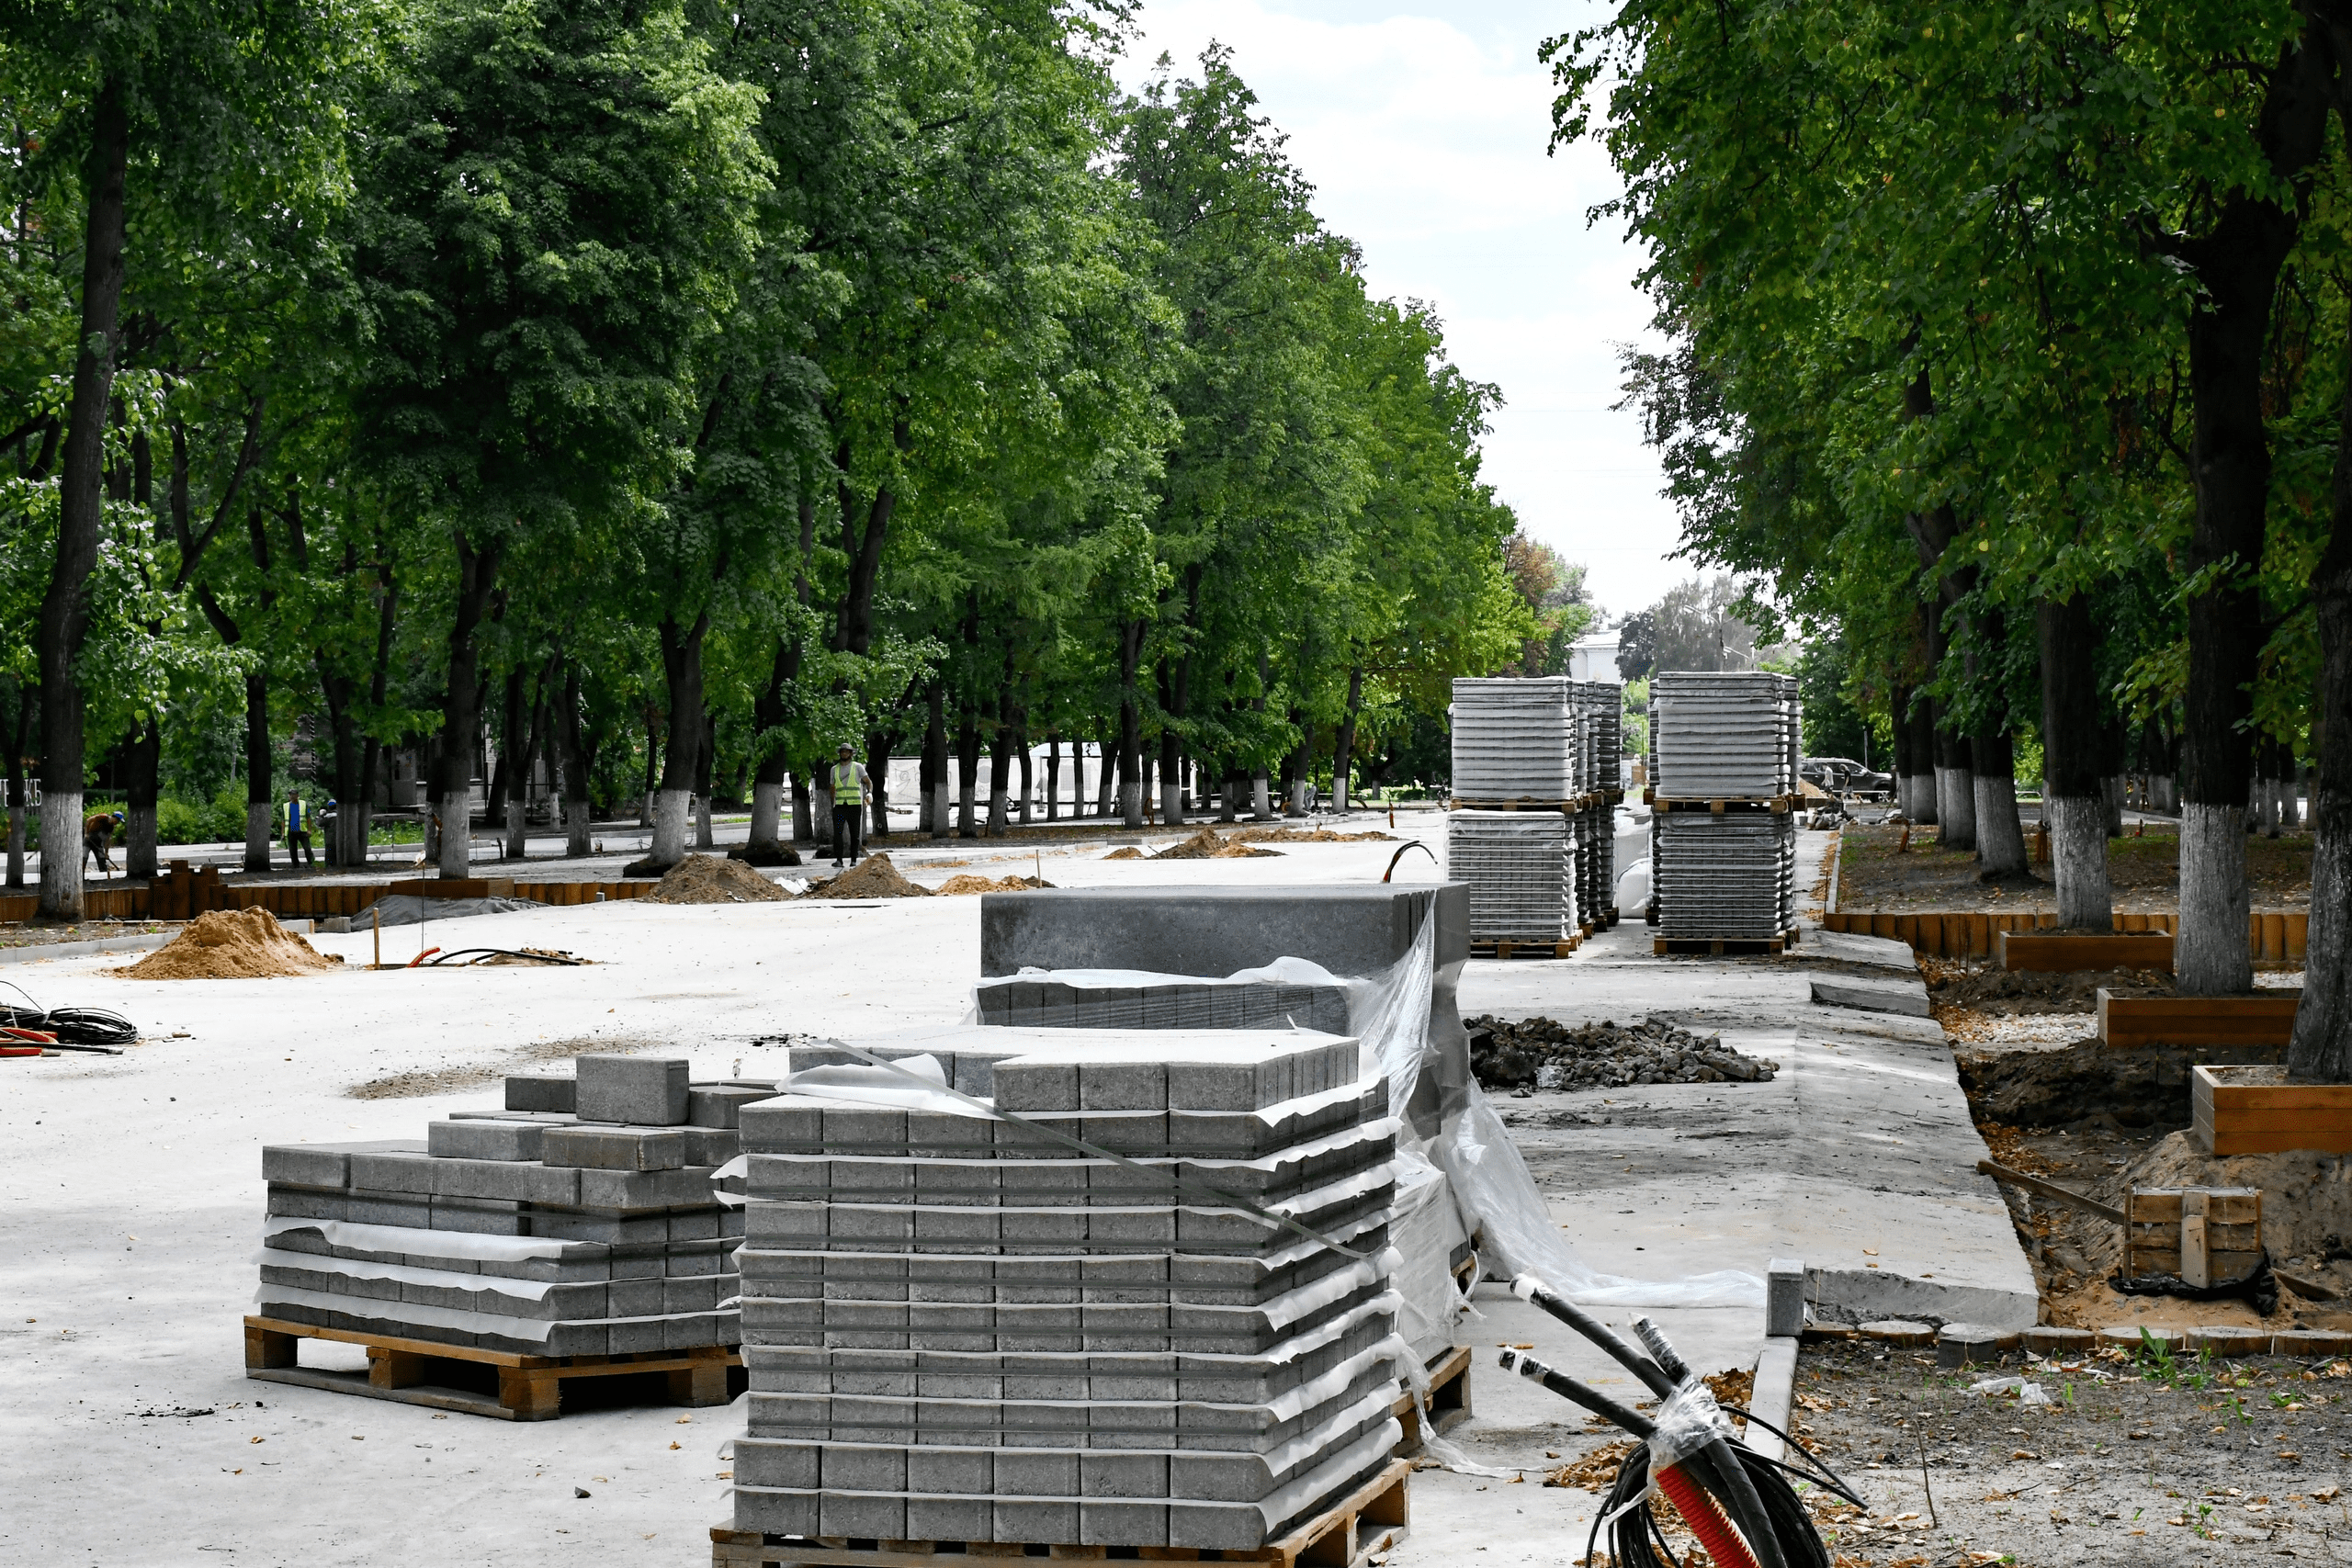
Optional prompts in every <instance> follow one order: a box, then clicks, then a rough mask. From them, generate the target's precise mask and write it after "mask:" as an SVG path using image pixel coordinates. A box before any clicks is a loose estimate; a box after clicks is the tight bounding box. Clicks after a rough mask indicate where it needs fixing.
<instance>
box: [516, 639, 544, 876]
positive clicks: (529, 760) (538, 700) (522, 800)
mask: <svg viewBox="0 0 2352 1568" xmlns="http://www.w3.org/2000/svg"><path fill="white" fill-rule="evenodd" d="M555 671H556V660H554V659H553V658H550V659H549V660H548V662H547V667H546V668H545V669H543V670H541V671H539V679H538V682H537V690H536V691H534V692H533V693H532V694H531V701H530V705H529V713H530V728H528V729H526V731H524V733H523V744H522V749H521V750H519V751H518V752H517V753H516V755H515V766H514V767H513V768H512V769H511V770H509V772H508V773H507V779H508V784H507V789H508V794H507V797H506V858H507V859H509V860H528V859H530V856H531V785H532V783H533V781H534V780H535V779H536V778H537V775H538V772H539V758H540V757H541V756H542V755H544V754H547V753H549V752H552V751H554V750H555V747H554V746H553V744H552V743H551V742H550V741H549V739H548V712H549V710H550V709H551V708H552V707H553V706H554V703H553V700H552V699H553V694H554V689H555Z"/></svg>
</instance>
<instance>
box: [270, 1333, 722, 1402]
mask: <svg viewBox="0 0 2352 1568" xmlns="http://www.w3.org/2000/svg"><path fill="white" fill-rule="evenodd" d="M305 1339H329V1340H334V1341H335V1342H337V1343H339V1344H345V1345H364V1346H366V1347H367V1349H368V1370H367V1371H364V1372H345V1371H330V1370H328V1369H326V1368H323V1367H306V1366H303V1365H302V1364H301V1362H300V1357H299V1354H298V1352H299V1351H300V1346H301V1342H302V1341H303V1340H305ZM458 1364H462V1365H458ZM742 1364H743V1358H742V1357H741V1355H739V1354H737V1353H736V1351H735V1350H734V1349H732V1348H729V1347H728V1346H725V1345H707V1346H702V1347H699V1348H695V1349H692V1350H649V1351H645V1352H642V1353H640V1354H638V1355H634V1356H526V1355H520V1354H517V1353H516V1352H515V1351H511V1350H483V1349H478V1348H475V1347H473V1346H470V1345H443V1344H440V1343H438V1342H436V1341H434V1340H430V1339H396V1338H391V1337H387V1336H384V1335H380V1334H365V1333H360V1332H357V1331H356V1330H352V1329H346V1328H322V1327H319V1326H317V1325H314V1324H308V1323H285V1322H281V1321H279V1320H278V1319H277V1318H270V1317H248V1318H246V1319H245V1376H247V1377H249V1378H256V1379H259V1380H260V1381H261V1382H282V1383H291V1384H292V1385H294V1386H295V1387H296V1388H322V1389H326V1390H328V1391H329V1392H331V1393H356V1394H360V1395H362V1396H364V1397H366V1398H368V1399H391V1400H398V1401H399V1402H400V1403H401V1404H424V1405H430V1406H431V1407H433V1408H434V1409H435V1410H457V1411H462V1412H464V1413H465V1414H467V1415H469V1416H491V1417H493V1418H494V1419H497V1420H501V1421H552V1420H554V1419H555V1418H556V1416H558V1415H560V1413H561V1391H562V1385H563V1384H564V1383H565V1382H568V1381H570V1380H571V1379H573V1378H596V1377H620V1376H628V1375H634V1374H642V1373H647V1372H660V1373H662V1374H664V1375H666V1377H667V1378H668V1380H669V1387H670V1402H671V1403H672V1404H685V1405H697V1406H699V1405H711V1404H728V1403H729V1401H731V1400H732V1399H733V1398H734V1393H732V1392H731V1391H730V1388H729V1375H728V1374H729V1369H730V1368H737V1367H741V1365H742ZM492 1376H495V1378H496V1380H497V1385H498V1392H497V1393H496V1394H494V1395H493V1394H490V1393H482V1392H479V1391H477V1390H473V1389H468V1388H464V1387H460V1386H454V1385H453V1383H452V1382H449V1381H435V1380H436V1379H438V1380H455V1382H456V1383H463V1382H488V1381H489V1380H490V1378H491V1377H492Z"/></svg>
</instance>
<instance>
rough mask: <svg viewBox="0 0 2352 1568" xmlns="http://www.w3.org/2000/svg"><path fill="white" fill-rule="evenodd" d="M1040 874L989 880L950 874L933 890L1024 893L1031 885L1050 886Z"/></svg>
mask: <svg viewBox="0 0 2352 1568" xmlns="http://www.w3.org/2000/svg"><path fill="white" fill-rule="evenodd" d="M1051 886H1053V884H1052V883H1050V882H1047V881H1046V879H1045V878H1044V877H1042V876H1001V877H998V878H997V879H996V880H995V881H993V882H991V881H989V879H988V878H987V877H985V876H969V875H967V876H951V877H949V878H948V879H947V880H946V881H944V882H943V883H941V884H940V885H939V886H937V887H936V888H934V889H933V891H934V892H938V893H945V894H948V895H950V896H954V895H957V894H963V893H1026V892H1028V891H1029V890H1030V889H1031V888H1033V887H1051Z"/></svg>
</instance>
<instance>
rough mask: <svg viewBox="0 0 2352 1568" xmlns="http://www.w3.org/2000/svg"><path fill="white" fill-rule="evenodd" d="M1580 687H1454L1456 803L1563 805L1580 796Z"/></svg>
mask: <svg viewBox="0 0 2352 1568" xmlns="http://www.w3.org/2000/svg"><path fill="white" fill-rule="evenodd" d="M1576 684H1577V682H1572V681H1568V680H1565V679H1562V678H1559V677H1557V676H1548V675H1547V676H1541V677H1536V678H1532V679H1520V678H1514V677H1498V678H1491V679H1487V678H1470V677H1464V679H1461V680H1458V681H1456V682H1453V709H1452V719H1453V794H1454V797H1455V798H1456V799H1459V800H1468V801H1504V800H1537V801H1561V800H1566V799H1569V798H1570V797H1572V796H1574V795H1577V794H1579V793H1580V792H1581V788H1582V785H1581V784H1580V782H1579V781H1580V776H1581V771H1582V770H1581V762H1580V759H1579V758H1578V755H1577V710H1576V704H1575V699H1574V694H1573V693H1572V691H1571V688H1572V687H1574V686H1575V685H1576Z"/></svg>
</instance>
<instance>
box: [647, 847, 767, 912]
mask: <svg viewBox="0 0 2352 1568" xmlns="http://www.w3.org/2000/svg"><path fill="white" fill-rule="evenodd" d="M644 897H645V899H646V900H647V902H649V903H653V904H770V903H774V902H775V901H776V900H777V899H779V898H789V897H792V895H791V894H789V893H786V891H785V890H784V889H783V888H781V887H779V886H776V885H775V883H773V882H770V881H769V880H768V879H767V878H766V877H764V876H762V875H761V874H759V873H758V872H756V871H753V870H752V868H751V867H750V866H748V865H746V864H744V863H742V862H741V861H739V860H729V859H728V858H727V857H726V856H725V855H688V856H687V857H686V858H685V859H684V860H682V861H680V862H679V863H677V864H675V865H673V866H672V867H671V868H670V869H669V870H668V871H666V872H664V873H662V880H661V882H660V884H659V885H657V886H655V887H654V889H653V891H652V892H650V893H648V894H646V895H644Z"/></svg>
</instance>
